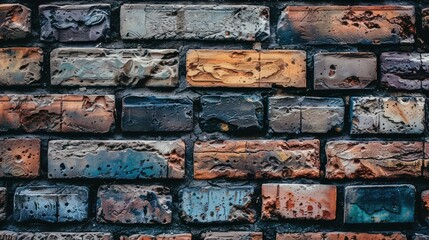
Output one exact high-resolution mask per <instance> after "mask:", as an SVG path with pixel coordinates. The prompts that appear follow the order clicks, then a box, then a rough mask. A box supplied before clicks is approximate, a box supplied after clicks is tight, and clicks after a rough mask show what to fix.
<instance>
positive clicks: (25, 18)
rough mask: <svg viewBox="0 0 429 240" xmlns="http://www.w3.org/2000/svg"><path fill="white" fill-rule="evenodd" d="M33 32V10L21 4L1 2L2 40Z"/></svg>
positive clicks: (22, 36) (0, 28)
mask: <svg viewBox="0 0 429 240" xmlns="http://www.w3.org/2000/svg"><path fill="white" fill-rule="evenodd" d="M30 34H31V10H30V9H29V8H27V7H26V6H24V5H21V4H0V40H11V39H19V38H25V37H27V36H29V35H30Z"/></svg>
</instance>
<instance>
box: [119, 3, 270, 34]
mask: <svg viewBox="0 0 429 240" xmlns="http://www.w3.org/2000/svg"><path fill="white" fill-rule="evenodd" d="M269 14H270V10H269V8H268V7H264V6H251V5H176V4H167V5H166V4H163V5H161V4H123V5H122V6H121V12H120V32H121V38H122V39H127V40H128V39H134V40H137V39H190V40H241V41H263V40H266V39H268V37H269V35H270V21H269V18H270V16H269Z"/></svg>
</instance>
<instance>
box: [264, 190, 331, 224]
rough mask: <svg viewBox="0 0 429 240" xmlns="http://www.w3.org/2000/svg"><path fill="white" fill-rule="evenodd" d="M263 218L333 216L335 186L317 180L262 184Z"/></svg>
mask: <svg viewBox="0 0 429 240" xmlns="http://www.w3.org/2000/svg"><path fill="white" fill-rule="evenodd" d="M261 195H262V213H261V215H262V219H264V220H281V219H314V220H334V219H335V215H336V210H337V206H336V203H337V187H336V186H330V185H320V184H275V183H272V184H262V193H261Z"/></svg>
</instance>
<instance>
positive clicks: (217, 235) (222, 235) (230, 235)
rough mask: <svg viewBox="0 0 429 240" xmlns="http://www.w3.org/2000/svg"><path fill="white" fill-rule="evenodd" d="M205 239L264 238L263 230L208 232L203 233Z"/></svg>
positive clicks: (238, 239)
mask: <svg viewBox="0 0 429 240" xmlns="http://www.w3.org/2000/svg"><path fill="white" fill-rule="evenodd" d="M202 239H203V240H232V239H234V240H262V239H263V235H262V232H208V233H203V234H202Z"/></svg>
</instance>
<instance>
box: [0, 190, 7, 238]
mask: <svg viewBox="0 0 429 240" xmlns="http://www.w3.org/2000/svg"><path fill="white" fill-rule="evenodd" d="M6 207H7V189H6V188H5V187H0V221H3V220H6V218H7V209H6ZM0 239H1V234H0Z"/></svg>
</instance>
